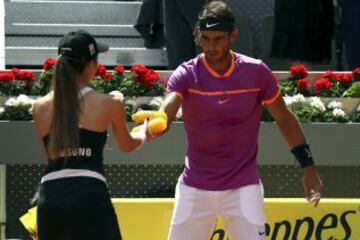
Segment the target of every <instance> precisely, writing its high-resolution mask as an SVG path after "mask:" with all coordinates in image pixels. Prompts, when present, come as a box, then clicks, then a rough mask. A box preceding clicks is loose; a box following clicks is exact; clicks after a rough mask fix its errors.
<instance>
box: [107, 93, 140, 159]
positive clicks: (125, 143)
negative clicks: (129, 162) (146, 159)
mask: <svg viewBox="0 0 360 240" xmlns="http://www.w3.org/2000/svg"><path fill="white" fill-rule="evenodd" d="M107 100H108V101H107V105H108V106H109V108H108V109H109V110H111V111H110V121H111V125H112V128H113V133H114V135H115V140H116V142H117V145H118V147H119V148H120V149H121V150H122V151H123V152H131V151H134V150H136V149H138V148H140V147H141V146H142V145H143V144H144V142H145V140H146V123H145V124H144V127H143V128H142V129H141V130H140V131H138V132H136V133H130V132H129V129H128V128H127V125H126V113H125V110H124V107H123V105H122V102H121V100H120V99H119V98H118V97H116V96H112V97H111V98H109V99H107Z"/></svg>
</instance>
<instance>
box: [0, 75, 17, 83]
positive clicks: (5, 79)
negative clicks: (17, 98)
mask: <svg viewBox="0 0 360 240" xmlns="http://www.w3.org/2000/svg"><path fill="white" fill-rule="evenodd" d="M12 80H14V75H13V74H12V72H0V82H5V83H7V82H10V81H12Z"/></svg>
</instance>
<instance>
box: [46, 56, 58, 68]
mask: <svg viewBox="0 0 360 240" xmlns="http://www.w3.org/2000/svg"><path fill="white" fill-rule="evenodd" d="M55 63H56V59H55V58H47V59H46V60H45V62H44V64H43V69H44V70H49V69H51V68H53V66H54V65H55Z"/></svg>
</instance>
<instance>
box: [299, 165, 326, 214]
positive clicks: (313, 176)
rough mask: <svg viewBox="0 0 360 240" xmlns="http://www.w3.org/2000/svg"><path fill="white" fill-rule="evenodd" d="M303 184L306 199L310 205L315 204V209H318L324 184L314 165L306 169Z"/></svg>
mask: <svg viewBox="0 0 360 240" xmlns="http://www.w3.org/2000/svg"><path fill="white" fill-rule="evenodd" d="M302 184H303V187H304V191H305V197H306V199H307V200H308V201H309V202H310V203H312V204H314V206H315V207H317V205H318V204H319V202H320V199H321V194H322V192H323V184H322V182H321V179H320V177H319V175H318V173H317V172H316V169H315V166H314V165H312V166H308V167H305V168H304V176H303V178H302Z"/></svg>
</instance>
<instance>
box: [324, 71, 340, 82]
mask: <svg viewBox="0 0 360 240" xmlns="http://www.w3.org/2000/svg"><path fill="white" fill-rule="evenodd" d="M320 78H327V79H329V80H334V81H335V80H336V79H337V78H336V74H335V73H334V72H333V71H331V70H327V71H326V72H324V73H323V74H321V75H320Z"/></svg>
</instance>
